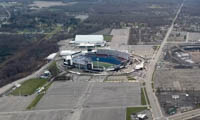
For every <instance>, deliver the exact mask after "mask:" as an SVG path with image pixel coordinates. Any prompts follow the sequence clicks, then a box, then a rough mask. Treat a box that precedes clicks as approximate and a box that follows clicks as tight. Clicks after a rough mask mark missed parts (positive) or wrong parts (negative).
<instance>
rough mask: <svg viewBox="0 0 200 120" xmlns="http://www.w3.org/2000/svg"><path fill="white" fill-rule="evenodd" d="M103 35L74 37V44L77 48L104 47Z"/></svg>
mask: <svg viewBox="0 0 200 120" xmlns="http://www.w3.org/2000/svg"><path fill="white" fill-rule="evenodd" d="M105 43H106V42H105V41H104V37H103V35H76V37H75V40H74V44H76V45H78V46H80V45H81V46H83V45H86V46H85V47H88V46H93V45H94V46H105Z"/></svg>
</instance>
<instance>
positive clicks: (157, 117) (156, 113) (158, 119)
mask: <svg viewBox="0 0 200 120" xmlns="http://www.w3.org/2000/svg"><path fill="white" fill-rule="evenodd" d="M183 4H184V1H183V3H182V4H181V5H180V7H179V9H178V11H177V13H176V16H175V18H174V19H173V21H172V24H171V26H170V27H169V29H168V31H167V33H166V35H165V37H164V40H163V42H162V43H161V45H160V49H159V50H158V51H157V54H155V56H153V58H152V61H151V62H150V64H149V65H148V68H147V75H146V78H145V82H146V90H147V94H148V96H149V101H150V105H151V112H152V116H153V118H154V120H166V119H167V118H166V117H164V116H163V114H162V111H161V108H160V105H159V102H158V99H157V97H156V95H155V93H154V91H153V88H152V77H153V73H154V71H155V67H156V63H157V62H158V60H159V57H160V55H161V54H162V50H163V48H164V46H165V44H166V43H167V39H168V37H169V35H170V33H171V32H172V30H173V28H174V23H175V21H176V19H177V17H178V15H179V14H180V12H181V10H182V7H183Z"/></svg>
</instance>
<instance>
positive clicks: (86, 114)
mask: <svg viewBox="0 0 200 120" xmlns="http://www.w3.org/2000/svg"><path fill="white" fill-rule="evenodd" d="M125 111H126V110H125V108H110V109H85V110H84V111H83V113H82V115H81V119H80V120H125V113H126V112H125Z"/></svg>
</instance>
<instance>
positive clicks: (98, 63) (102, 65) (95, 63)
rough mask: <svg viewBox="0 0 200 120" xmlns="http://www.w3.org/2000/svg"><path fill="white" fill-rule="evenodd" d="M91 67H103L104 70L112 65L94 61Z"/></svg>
mask: <svg viewBox="0 0 200 120" xmlns="http://www.w3.org/2000/svg"><path fill="white" fill-rule="evenodd" d="M93 65H94V66H96V67H98V66H99V67H105V68H109V67H111V66H113V64H110V63H105V62H97V61H94V62H93Z"/></svg>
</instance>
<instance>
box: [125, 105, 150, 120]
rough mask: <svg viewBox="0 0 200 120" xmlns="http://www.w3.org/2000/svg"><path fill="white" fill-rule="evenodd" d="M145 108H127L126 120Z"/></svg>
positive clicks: (129, 119)
mask: <svg viewBox="0 0 200 120" xmlns="http://www.w3.org/2000/svg"><path fill="white" fill-rule="evenodd" d="M146 109H147V107H130V108H127V109H126V120H131V117H130V115H131V114H132V113H138V112H141V111H143V110H146Z"/></svg>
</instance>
